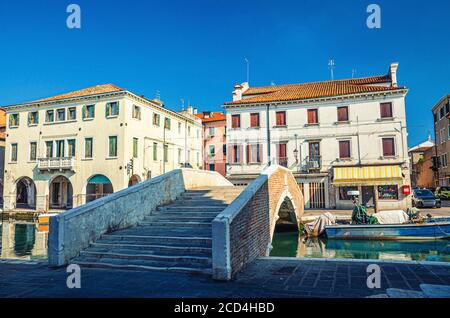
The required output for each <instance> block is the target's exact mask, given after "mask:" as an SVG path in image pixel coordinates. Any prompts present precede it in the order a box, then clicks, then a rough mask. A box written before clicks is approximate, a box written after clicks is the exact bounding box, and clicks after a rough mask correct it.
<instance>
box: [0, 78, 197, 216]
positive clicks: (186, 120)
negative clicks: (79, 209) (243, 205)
mask: <svg viewBox="0 0 450 318" xmlns="http://www.w3.org/2000/svg"><path fill="white" fill-rule="evenodd" d="M6 114H7V118H8V123H7V128H6V151H5V169H4V170H5V183H4V192H3V193H4V207H5V210H12V209H32V210H37V211H47V210H53V209H67V208H71V207H75V206H77V205H81V204H84V203H86V202H89V201H92V200H95V199H97V198H99V197H102V196H105V195H108V194H110V193H112V192H115V191H118V190H121V189H123V188H125V187H127V186H129V185H133V184H136V183H138V182H140V181H142V180H146V179H149V178H152V177H154V176H157V175H159V174H162V173H164V172H167V171H170V170H172V169H175V168H179V167H182V166H190V167H194V168H200V167H201V164H202V140H201V129H202V126H201V120H200V119H198V118H197V117H195V116H194V115H193V111H192V109H190V110H187V111H184V112H182V113H177V112H174V111H171V110H169V109H167V108H165V107H164V104H163V103H162V102H161V101H159V100H149V99H146V98H145V97H142V96H137V95H135V94H133V93H132V92H130V91H128V90H125V89H121V88H118V87H116V86H114V85H111V84H106V85H98V86H94V87H90V88H87V89H83V90H79V91H75V92H71V93H67V94H62V95H58V96H54V97H50V98H46V99H41V100H37V101H34V102H29V103H23V104H18V105H11V106H8V107H6Z"/></svg>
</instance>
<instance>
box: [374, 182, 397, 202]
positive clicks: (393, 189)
mask: <svg viewBox="0 0 450 318" xmlns="http://www.w3.org/2000/svg"><path fill="white" fill-rule="evenodd" d="M378 199H380V200H398V186H397V185H382V186H378Z"/></svg>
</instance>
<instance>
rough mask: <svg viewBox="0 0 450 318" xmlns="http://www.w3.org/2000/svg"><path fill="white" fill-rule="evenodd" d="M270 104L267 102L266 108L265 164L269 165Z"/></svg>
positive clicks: (270, 162)
mask: <svg viewBox="0 0 450 318" xmlns="http://www.w3.org/2000/svg"><path fill="white" fill-rule="evenodd" d="M269 110H270V104H267V109H266V125H267V128H266V130H267V165H268V166H270V165H271V164H272V161H271V160H270V117H269Z"/></svg>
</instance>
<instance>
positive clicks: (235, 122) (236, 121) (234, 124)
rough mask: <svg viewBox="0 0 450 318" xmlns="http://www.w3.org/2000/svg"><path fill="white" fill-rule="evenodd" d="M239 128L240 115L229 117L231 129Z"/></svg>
mask: <svg viewBox="0 0 450 318" xmlns="http://www.w3.org/2000/svg"><path fill="white" fill-rule="evenodd" d="M240 126H241V115H233V116H231V128H239V127H240Z"/></svg>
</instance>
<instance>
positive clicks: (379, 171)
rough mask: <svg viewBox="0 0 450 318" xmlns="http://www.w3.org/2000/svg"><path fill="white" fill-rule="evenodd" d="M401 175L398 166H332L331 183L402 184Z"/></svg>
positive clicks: (349, 184) (337, 184)
mask: <svg viewBox="0 0 450 318" xmlns="http://www.w3.org/2000/svg"><path fill="white" fill-rule="evenodd" d="M402 183H403V176H402V169H401V168H400V166H395V165H390V166H366V167H337V168H334V178H333V185H336V186H353V185H363V186H364V185H390V184H402Z"/></svg>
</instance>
